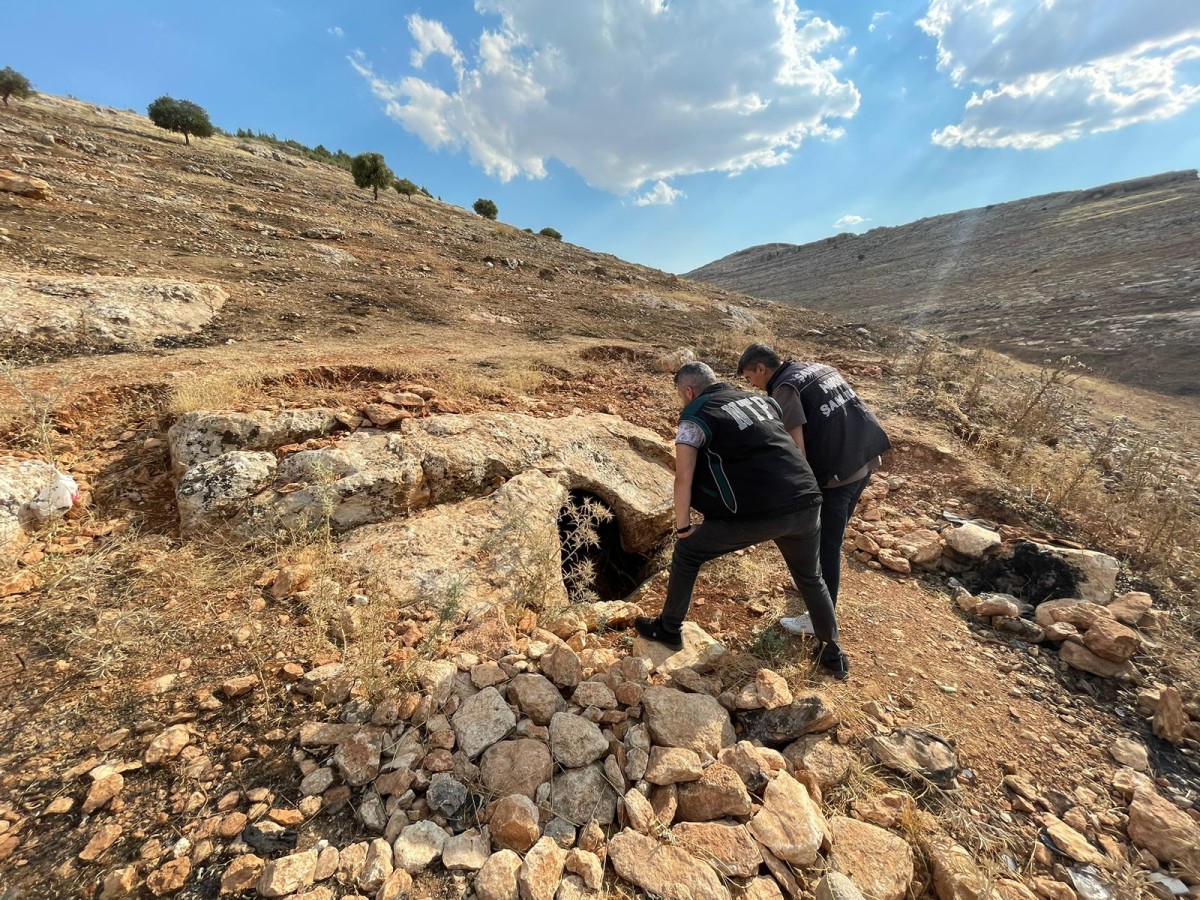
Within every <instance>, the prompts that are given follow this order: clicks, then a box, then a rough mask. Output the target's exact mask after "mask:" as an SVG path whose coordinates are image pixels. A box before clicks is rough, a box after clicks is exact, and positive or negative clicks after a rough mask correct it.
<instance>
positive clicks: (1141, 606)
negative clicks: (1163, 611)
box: [1106, 591, 1154, 627]
mask: <svg viewBox="0 0 1200 900" xmlns="http://www.w3.org/2000/svg"><path fill="white" fill-rule="evenodd" d="M1152 606H1154V600H1153V598H1151V596H1150V595H1149V594H1146V593H1143V592H1142V591H1130V592H1129V593H1127V594H1122V595H1121V596H1120V597H1117V598H1116V599H1115V600H1113V601H1112V602H1111V603H1109V604H1108V606H1107V607H1106V608H1107V609H1108V611H1109V612H1110V613H1112V614H1113V618H1115V619H1116V620H1117V621H1118V622H1120V623H1121V624H1122V625H1129V626H1130V627H1132V626H1135V625H1137V624H1138V622H1140V621H1141V620H1142V617H1143V616H1145V615H1146V613H1148V612H1150V609H1151V607H1152Z"/></svg>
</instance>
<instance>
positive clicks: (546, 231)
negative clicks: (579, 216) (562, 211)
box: [538, 227, 562, 241]
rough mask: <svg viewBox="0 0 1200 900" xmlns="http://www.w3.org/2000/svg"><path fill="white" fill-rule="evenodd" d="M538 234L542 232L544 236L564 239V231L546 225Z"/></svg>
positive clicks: (559, 239)
mask: <svg viewBox="0 0 1200 900" xmlns="http://www.w3.org/2000/svg"><path fill="white" fill-rule="evenodd" d="M538 234H540V235H541V236H542V237H548V238H552V239H554V240H556V241H561V240H562V232H561V231H559V230H558V229H557V228H550V227H546V228H543V229H542V230H541V231H539V232H538Z"/></svg>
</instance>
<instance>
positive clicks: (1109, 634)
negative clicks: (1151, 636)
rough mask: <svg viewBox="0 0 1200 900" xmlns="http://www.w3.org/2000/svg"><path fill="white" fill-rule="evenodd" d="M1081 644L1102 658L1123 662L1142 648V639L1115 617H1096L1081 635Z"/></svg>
mask: <svg viewBox="0 0 1200 900" xmlns="http://www.w3.org/2000/svg"><path fill="white" fill-rule="evenodd" d="M1083 645H1084V646H1085V647H1087V648H1088V649H1089V650H1091V651H1092V652H1093V653H1095V654H1096V655H1097V656H1099V657H1101V658H1102V659H1107V660H1110V661H1111V662H1115V663H1123V662H1125V661H1126V660H1128V659H1130V658H1132V657H1133V655H1134V654H1135V653H1137V652H1138V651H1139V650H1141V649H1142V639H1141V638H1140V637H1139V636H1138V633H1137V632H1136V631H1134V630H1133V629H1132V628H1129V627H1128V626H1126V625H1122V624H1121V623H1120V622H1118V621H1117V620H1116V619H1097V620H1096V622H1095V624H1093V625H1092V627H1091V628H1089V629H1088V630H1087V632H1086V633H1085V634H1084V635H1083Z"/></svg>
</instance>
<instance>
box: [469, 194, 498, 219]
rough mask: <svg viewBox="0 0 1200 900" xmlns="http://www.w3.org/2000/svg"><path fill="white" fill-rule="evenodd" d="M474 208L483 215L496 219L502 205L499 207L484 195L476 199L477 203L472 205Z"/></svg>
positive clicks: (486, 217)
mask: <svg viewBox="0 0 1200 900" xmlns="http://www.w3.org/2000/svg"><path fill="white" fill-rule="evenodd" d="M472 209H474V210H475V212H477V213H479V215H481V216H483V217H484V218H485V219H495V218H496V216H498V215H500V207H498V206H497V205H496V204H495V202H493V201H492V200H486V199H484V198H483V197H480V198H479V199H478V200H476V201H475V205H474V206H473V207H472Z"/></svg>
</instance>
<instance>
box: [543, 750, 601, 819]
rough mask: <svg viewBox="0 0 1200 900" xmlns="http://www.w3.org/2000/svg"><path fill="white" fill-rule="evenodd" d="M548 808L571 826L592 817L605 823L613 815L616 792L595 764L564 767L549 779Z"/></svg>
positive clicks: (599, 767) (598, 765) (597, 764)
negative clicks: (577, 767) (564, 769)
mask: <svg viewBox="0 0 1200 900" xmlns="http://www.w3.org/2000/svg"><path fill="white" fill-rule="evenodd" d="M550 809H551V811H553V813H554V814H555V815H556V816H558V817H560V818H563V819H566V820H567V821H568V822H570V823H571V824H572V825H575V826H580V825H585V824H587V823H588V822H590V821H592V820H593V819H594V820H595V821H596V822H598V823H599V824H601V825H608V824H609V823H611V822H612V821H613V819H615V818H616V815H617V791H616V789H615V788H614V787H613V785H612V783H611V782H610V781H609V780H608V778H607V777H606V776H605V774H604V767H603V766H601V765H600V764H599V763H592V764H591V765H590V766H584V767H583V768H581V769H567V770H566V771H564V772H559V773H558V774H557V775H555V776H554V779H553V780H552V781H551V782H550Z"/></svg>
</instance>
